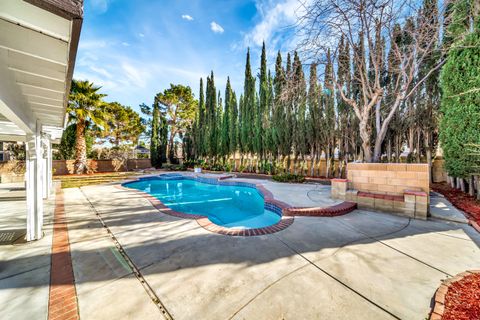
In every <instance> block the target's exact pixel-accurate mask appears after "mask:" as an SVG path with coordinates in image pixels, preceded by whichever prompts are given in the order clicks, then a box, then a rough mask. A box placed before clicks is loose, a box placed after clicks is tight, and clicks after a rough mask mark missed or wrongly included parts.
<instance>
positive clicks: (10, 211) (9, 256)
mask: <svg viewBox="0 0 480 320" xmlns="http://www.w3.org/2000/svg"><path fill="white" fill-rule="evenodd" d="M22 185H23V184H1V185H0V186H1V189H2V191H3V193H2V194H0V198H2V200H3V201H1V202H0V231H3V232H5V231H8V230H12V229H13V230H16V231H18V232H19V234H20V235H21V234H25V229H26V211H27V206H26V201H25V197H24V195H25V191H24V190H20V189H21V187H22ZM19 188H20V189H19ZM11 190H13V191H11ZM8 198H9V200H8V201H7V199H8ZM54 207H55V199H54V197H52V199H50V200H47V201H45V202H44V210H45V212H44V219H45V220H44V228H43V231H44V237H43V238H42V239H41V240H39V241H34V242H29V243H22V244H16V245H1V246H0V318H1V319H2V320H3V319H8V320H9V319H12V320H22V319H45V318H46V316H47V311H48V297H49V285H50V253H51V249H52V224H53V211H54Z"/></svg>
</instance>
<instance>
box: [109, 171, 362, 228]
mask: <svg viewBox="0 0 480 320" xmlns="http://www.w3.org/2000/svg"><path fill="white" fill-rule="evenodd" d="M159 176H160V175H155V176H148V177H139V178H136V179H130V180H126V181H123V182H121V183H120V184H116V185H115V187H116V188H119V189H122V190H128V191H131V192H135V193H137V194H139V195H141V196H142V197H144V198H146V199H147V200H148V201H150V203H151V204H152V206H153V207H154V208H156V209H157V210H158V211H160V212H162V213H164V214H167V215H170V216H174V217H177V218H183V219H189V220H196V221H197V223H198V225H199V226H201V227H202V228H204V229H205V230H208V231H210V232H213V233H218V234H222V235H229V236H246V237H248V236H261V235H265V234H272V233H276V232H279V231H281V230H284V229H285V228H287V227H289V226H290V225H291V224H292V223H293V221H294V219H295V218H294V216H326V217H333V216H338V215H343V214H346V213H349V212H351V211H353V210H355V209H356V208H357V206H356V203H353V202H342V203H340V204H336V205H333V206H330V207H321V208H320V207H319V208H317V207H293V206H291V205H289V204H287V203H285V202H283V201H280V200H277V199H275V198H274V196H273V194H272V192H271V191H269V190H267V189H266V188H265V187H264V186H263V185H262V184H258V183H249V182H243V181H225V180H226V178H224V177H218V178H207V177H199V176H196V175H195V176H190V175H188V176H187V175H181V174H178V175H176V176H173V175H172V178H174V177H176V178H178V177H179V176H181V177H182V178H183V179H186V180H195V181H199V182H202V183H207V184H214V185H226V186H244V187H250V188H254V189H256V190H257V191H258V192H259V194H260V195H261V196H262V197H263V199H264V203H265V204H264V207H265V208H266V209H268V210H270V211H274V212H275V213H277V214H279V215H280V217H281V218H280V221H278V222H277V223H275V224H273V225H270V226H268V227H262V228H251V229H243V228H235V227H234V228H226V227H223V226H219V225H217V224H215V223H213V222H212V221H210V220H209V219H208V217H207V216H204V215H199V214H187V213H183V212H179V211H175V210H173V209H171V208H169V207H168V206H166V205H165V204H164V203H163V202H162V201H160V200H159V199H157V198H155V197H154V196H152V195H151V194H149V193H147V192H143V191H140V190H137V189H133V188H128V187H126V186H125V185H126V184H129V183H132V182H136V181H142V180H150V179H156V178H158V177H159ZM167 178H168V177H167Z"/></svg>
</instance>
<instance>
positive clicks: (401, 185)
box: [347, 163, 430, 195]
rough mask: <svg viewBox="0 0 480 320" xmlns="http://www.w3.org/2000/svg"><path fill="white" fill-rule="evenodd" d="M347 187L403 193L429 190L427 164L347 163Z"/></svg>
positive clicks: (394, 193) (374, 191)
mask: <svg viewBox="0 0 480 320" xmlns="http://www.w3.org/2000/svg"><path fill="white" fill-rule="evenodd" d="M347 179H348V184H349V189H355V190H358V191H364V192H373V193H377V192H380V193H384V194H390V195H403V193H404V191H405V190H418V191H424V192H429V190H430V182H429V181H430V174H429V172H428V165H427V164H423V163H422V164H403V163H349V164H348V165H347Z"/></svg>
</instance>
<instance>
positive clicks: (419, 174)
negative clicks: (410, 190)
mask: <svg viewBox="0 0 480 320" xmlns="http://www.w3.org/2000/svg"><path fill="white" fill-rule="evenodd" d="M417 179H420V180H427V181H428V172H417Z"/></svg>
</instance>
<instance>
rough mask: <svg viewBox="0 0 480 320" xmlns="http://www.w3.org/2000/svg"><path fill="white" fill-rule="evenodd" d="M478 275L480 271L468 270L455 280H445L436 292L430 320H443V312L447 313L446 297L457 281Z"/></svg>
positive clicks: (458, 275)
mask: <svg viewBox="0 0 480 320" xmlns="http://www.w3.org/2000/svg"><path fill="white" fill-rule="evenodd" d="M474 273H478V274H480V270H467V271H465V272H462V273H459V274H457V275H456V276H454V277H453V278H450V279H447V280H444V281H443V283H442V284H441V285H440V287H439V288H438V289H437V291H436V292H435V298H434V299H435V305H434V306H433V309H432V310H431V311H430V316H429V319H430V320H441V319H442V317H443V312H444V311H445V296H446V295H447V292H448V289H449V288H450V286H451V285H452V284H454V283H455V282H457V281H460V280H462V279H463V278H464V277H466V276H468V275H471V274H474Z"/></svg>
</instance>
